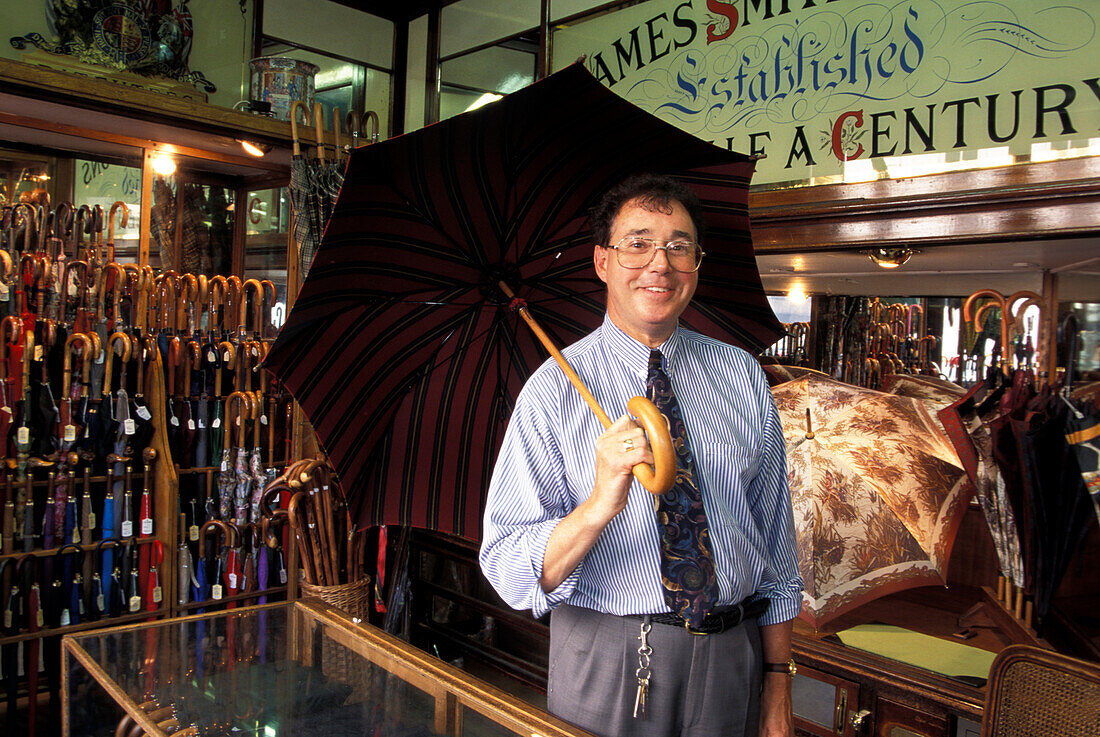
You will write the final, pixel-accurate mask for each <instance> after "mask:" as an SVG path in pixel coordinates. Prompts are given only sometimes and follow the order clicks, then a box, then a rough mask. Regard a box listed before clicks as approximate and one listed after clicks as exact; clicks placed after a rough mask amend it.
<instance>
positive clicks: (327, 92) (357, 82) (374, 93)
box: [263, 38, 391, 138]
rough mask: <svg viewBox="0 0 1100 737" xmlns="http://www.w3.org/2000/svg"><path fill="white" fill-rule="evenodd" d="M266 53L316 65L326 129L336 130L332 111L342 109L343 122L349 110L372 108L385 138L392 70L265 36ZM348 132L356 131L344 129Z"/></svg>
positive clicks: (317, 89) (316, 93) (317, 99)
mask: <svg viewBox="0 0 1100 737" xmlns="http://www.w3.org/2000/svg"><path fill="white" fill-rule="evenodd" d="M263 55H264V56H281V57H287V58H290V59H297V60H299V61H306V62H309V63H311V64H315V65H317V67H318V72H317V74H316V76H315V77H314V101H315V102H317V103H320V105H321V109H322V110H323V111H324V113H323V114H324V125H325V129H326V130H330V131H331V130H332V129H333V123H332V115H333V110H334V109H336V110H339V112H340V118H341V125H342V126H343V124H344V123H343V121H344V119H345V118H346V116H347V113H348V112H350V111H354V112H356V113H358V114H359V115H360V116H362V115H363V114H364V113H365V112H366V111H372V112H374V113H375V114H377V115H378V118H379V123H380V125H379V129H380V130H379V134H380V136H381V137H383V138H384V137H385V131H386V130H388V125H389V100H390V81H391V80H390V77H391V75H390V73H389V72H388V71H386V70H381V69H377V68H375V67H371V66H368V65H366V64H362V63H359V62H357V61H354V60H351V59H345V58H342V57H339V56H333V55H330V54H324V53H321V52H318V51H314V50H311V49H305V48H301V47H299V46H296V45H295V44H292V43H288V42H285V41H280V40H276V39H272V38H265V39H264V44H263ZM342 130H343V131H344V132H345V133H347V135H354V134H355V131H350V130H347V129H346V128H342Z"/></svg>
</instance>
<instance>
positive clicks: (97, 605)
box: [95, 594, 106, 612]
mask: <svg viewBox="0 0 1100 737" xmlns="http://www.w3.org/2000/svg"><path fill="white" fill-rule="evenodd" d="M95 608H96V609H97V610H99V611H101V612H102V611H103V610H104V609H106V607H105V606H104V602H103V594H97V595H96V597H95Z"/></svg>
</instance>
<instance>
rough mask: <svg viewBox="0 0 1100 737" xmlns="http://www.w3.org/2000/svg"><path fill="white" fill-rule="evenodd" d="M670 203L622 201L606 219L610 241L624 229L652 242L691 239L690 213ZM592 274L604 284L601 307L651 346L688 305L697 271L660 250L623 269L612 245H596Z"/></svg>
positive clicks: (666, 333)
mask: <svg viewBox="0 0 1100 737" xmlns="http://www.w3.org/2000/svg"><path fill="white" fill-rule="evenodd" d="M669 205H670V207H668V208H665V209H667V210H668V211H667V212H665V211H664V210H662V209H650V208H647V207H645V206H643V205H642V204H641V202H640V201H639V200H638V199H633V200H629V201H627V203H626V204H624V205H623V207H622V209H621V210H619V214H618V215H616V216H615V221H614V222H613V223H612V224H611V245H615V244H617V243H618V242H619V241H620V240H622V239H623V238H624V237H626V236H628V235H639V236H644V237H646V238H652V239H654V240H656V241H657V242H658V243H665V242H667V241H671V240H677V239H688V240H692V241H694V240H695V226H694V225H693V224H692V222H691V216H689V215H688V212H687V210H686V209H685V208H684V206H683V205H682V204H680V203H679V202H678V201H676V200H672V201H671V202H669ZM594 259H595V263H596V274H597V275H599V277H600V279H601V280H603V281H604V282H605V283H606V284H607V312H608V315H610V317H611V320H612V321H613V322H614V323H615V324H616V325H617V326H618V327H619V329H621V330H622V331H623V332H624V333H626V334H627V335H629V336H630V337H632V338H634V339H635V340H637V341H639V342H640V343H643V344H645V345H647V346H649V347H650V348H656V347H657V346H659V345H660V344H661V343H664V342H665V340H667V339H668V336H670V335H671V334H672V331H673V330H675V329H676V321H677V319H679V317H680V313H682V312H683V311H684V309H685V308H686V307H687V306H688V302H690V301H691V297H692V295H693V294H695V286H696V285H697V284H698V282H699V273H698V272H692V273H690V274H685V273H683V272H680V271H676V270H675V269H673V268H672V267H671V266H669V263H668V257H667V256H666V255H665V252H664V251H663V250H658V251H656V252H655V253H654V254H653V260H652V261H650V262H649V265H648V266H646V267H644V268H641V269H626V268H623V267H622V266H620V265H619V262H618V259H617V258H616V254H615V251H614V249H610V248H601V247H600V246H596V250H595V254H594Z"/></svg>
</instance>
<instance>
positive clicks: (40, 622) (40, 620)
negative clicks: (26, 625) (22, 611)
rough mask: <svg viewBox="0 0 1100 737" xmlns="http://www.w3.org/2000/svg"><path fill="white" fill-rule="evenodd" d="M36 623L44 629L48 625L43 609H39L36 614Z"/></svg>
mask: <svg viewBox="0 0 1100 737" xmlns="http://www.w3.org/2000/svg"><path fill="white" fill-rule="evenodd" d="M34 621H35V622H37V623H38V626H39V627H42V626H44V625H45V624H46V618H45V617H43V616H42V610H41V609H39V610H38V611H37V612H35V614H34Z"/></svg>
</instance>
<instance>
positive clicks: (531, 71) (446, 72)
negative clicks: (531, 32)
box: [439, 38, 538, 120]
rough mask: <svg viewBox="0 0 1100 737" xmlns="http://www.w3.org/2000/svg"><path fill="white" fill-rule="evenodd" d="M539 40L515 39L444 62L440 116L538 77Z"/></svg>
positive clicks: (497, 96) (511, 89)
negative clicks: (536, 75)
mask: <svg viewBox="0 0 1100 737" xmlns="http://www.w3.org/2000/svg"><path fill="white" fill-rule="evenodd" d="M537 60H538V43H537V42H534V41H531V40H528V39H523V38H520V39H512V40H509V41H505V42H504V43H501V44H498V45H496V46H490V47H488V48H484V49H480V50H478V51H472V52H469V53H464V54H459V55H457V56H453V57H450V58H448V59H444V60H443V61H442V62H441V63H440V67H439V68H440V72H439V75H440V95H439V119H440V120H445V119H446V118H450V117H453V116H455V115H458V114H460V113H464V112H466V111H467V110H472V109H474V108H476V107H479V106H481V105H483V104H485V103H487V102H492V101H493V100H497V99H499V98H500V97H503V96H504V95H507V94H508V93H510V92H515V91H516V90H518V89H522V88H523V87H526V86H527V85H529V84H531V83H532V82H534V81H535V74H536V68H537Z"/></svg>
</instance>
